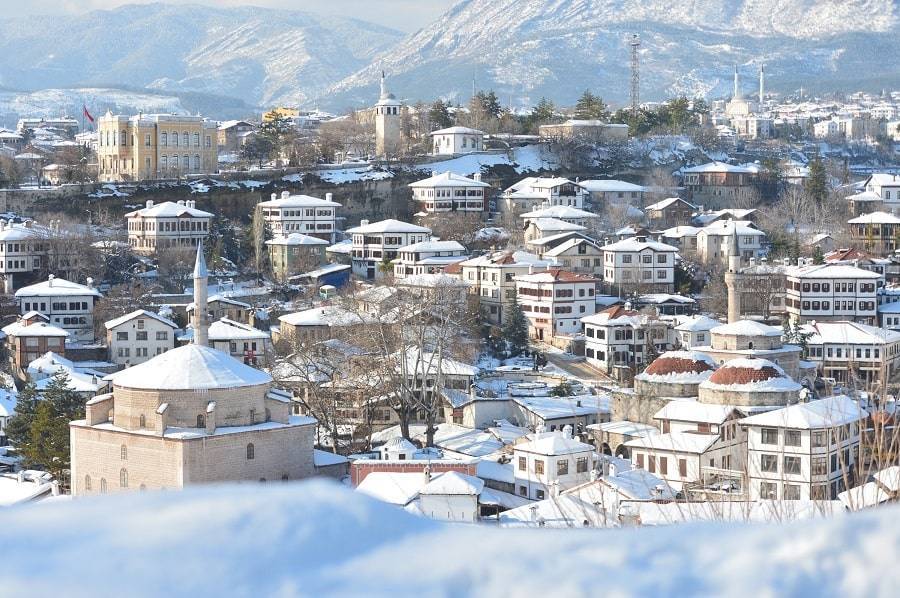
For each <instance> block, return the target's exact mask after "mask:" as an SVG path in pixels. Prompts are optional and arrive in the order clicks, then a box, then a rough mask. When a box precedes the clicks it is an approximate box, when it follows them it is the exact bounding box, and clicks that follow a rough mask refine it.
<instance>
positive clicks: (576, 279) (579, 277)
mask: <svg viewBox="0 0 900 598" xmlns="http://www.w3.org/2000/svg"><path fill="white" fill-rule="evenodd" d="M516 281H517V282H530V283H557V282H561V283H591V282H598V279H596V278H594V277H593V276H589V275H587V274H578V273H576V272H570V271H568V270H563V269H561V268H550V269H549V270H546V271H544V272H535V273H534V274H520V275H518V276H516Z"/></svg>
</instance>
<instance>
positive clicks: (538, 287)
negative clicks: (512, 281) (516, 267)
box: [516, 268, 600, 342]
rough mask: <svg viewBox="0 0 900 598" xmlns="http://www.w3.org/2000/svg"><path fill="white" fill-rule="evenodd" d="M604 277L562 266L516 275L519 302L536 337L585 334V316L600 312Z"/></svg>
mask: <svg viewBox="0 0 900 598" xmlns="http://www.w3.org/2000/svg"><path fill="white" fill-rule="evenodd" d="M599 282H600V280H599V279H597V278H594V277H593V276H588V275H585V274H576V273H574V272H569V271H567V270H562V269H560V268H551V269H549V270H546V271H544V272H538V273H535V274H523V275H521V276H517V277H516V293H517V296H518V300H519V305H521V306H522V311H524V312H525V316H526V317H527V318H528V323H529V332H530V334H531V336H532V338H536V339H538V340H544V341H548V342H549V341H551V340H552V339H553V338H554V337H557V336H571V335H575V334H580V333H581V318H583V317H585V316H589V315H591V314H593V313H594V312H595V311H596V305H597V304H596V300H595V299H594V294H595V289H596V287H597V283H599Z"/></svg>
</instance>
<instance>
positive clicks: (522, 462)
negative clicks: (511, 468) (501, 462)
mask: <svg viewBox="0 0 900 598" xmlns="http://www.w3.org/2000/svg"><path fill="white" fill-rule="evenodd" d="M527 469H528V459H526V458H525V457H519V471H526V470H527Z"/></svg>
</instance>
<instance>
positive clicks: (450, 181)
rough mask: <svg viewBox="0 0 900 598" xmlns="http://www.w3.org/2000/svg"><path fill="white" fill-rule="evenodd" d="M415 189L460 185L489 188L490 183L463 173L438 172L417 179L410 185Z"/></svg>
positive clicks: (455, 186) (456, 186)
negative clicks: (465, 175) (419, 179)
mask: <svg viewBox="0 0 900 598" xmlns="http://www.w3.org/2000/svg"><path fill="white" fill-rule="evenodd" d="M409 186H410V187H412V188H413V189H419V188H423V189H432V188H439V187H448V188H460V187H472V188H488V187H490V185H489V184H488V183H485V182H483V181H476V180H475V179H470V178H468V177H464V176H462V175H458V174H455V173H452V172H442V173H440V174H436V175H433V176H430V177H428V178H427V179H422V180H421V181H416V182H415V183H411V184H410V185H409Z"/></svg>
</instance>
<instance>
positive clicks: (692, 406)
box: [653, 399, 735, 425]
mask: <svg viewBox="0 0 900 598" xmlns="http://www.w3.org/2000/svg"><path fill="white" fill-rule="evenodd" d="M734 411H735V408H734V407H732V406H731V405H712V404H707V403H701V402H700V401H696V400H694V399H675V400H674V401H669V402H668V403H666V404H665V405H664V406H663V408H662V409H660V410H659V411H657V412H656V413H655V414H654V415H653V419H658V420H669V421H679V422H697V423H709V424H717V425H718V424H722V423H723V422H724V421H725V420H726V419H728V416H729V415H731V414H732V413H733V412H734Z"/></svg>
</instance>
